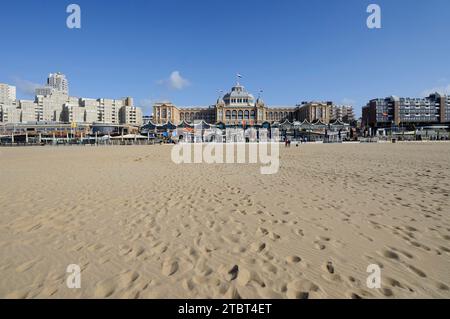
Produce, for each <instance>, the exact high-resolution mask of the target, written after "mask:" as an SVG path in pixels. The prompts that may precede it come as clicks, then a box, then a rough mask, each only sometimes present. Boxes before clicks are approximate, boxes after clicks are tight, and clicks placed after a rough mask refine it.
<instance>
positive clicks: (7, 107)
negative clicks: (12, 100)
mask: <svg viewBox="0 0 450 319" xmlns="http://www.w3.org/2000/svg"><path fill="white" fill-rule="evenodd" d="M20 113H21V111H20V109H18V108H17V106H16V105H15V104H0V122H2V123H20Z"/></svg>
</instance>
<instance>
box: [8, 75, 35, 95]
mask: <svg viewBox="0 0 450 319" xmlns="http://www.w3.org/2000/svg"><path fill="white" fill-rule="evenodd" d="M13 83H14V85H15V86H16V87H17V90H18V91H19V92H21V93H22V94H25V95H31V96H34V94H35V90H36V89H37V88H38V87H41V86H42V85H40V84H37V83H33V82H31V81H28V80H25V79H22V78H20V77H14V78H13Z"/></svg>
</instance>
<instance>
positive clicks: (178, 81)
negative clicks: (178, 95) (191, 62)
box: [158, 71, 191, 90]
mask: <svg viewBox="0 0 450 319" xmlns="http://www.w3.org/2000/svg"><path fill="white" fill-rule="evenodd" d="M158 84H164V85H167V86H168V87H170V88H171V89H174V90H182V89H184V88H185V87H187V86H189V85H190V84H191V83H190V82H189V80H188V79H185V78H183V77H182V76H181V74H180V72H179V71H173V72H172V73H171V74H170V76H169V78H168V79H166V80H159V81H158Z"/></svg>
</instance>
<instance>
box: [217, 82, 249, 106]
mask: <svg viewBox="0 0 450 319" xmlns="http://www.w3.org/2000/svg"><path fill="white" fill-rule="evenodd" d="M223 100H224V102H225V105H226V106H237V107H240V106H254V105H255V98H254V96H253V95H251V94H250V93H248V92H247V91H246V90H245V88H244V87H243V86H242V85H240V84H239V83H237V84H236V85H235V86H233V87H232V88H231V92H229V93H227V94H225V96H224V97H223Z"/></svg>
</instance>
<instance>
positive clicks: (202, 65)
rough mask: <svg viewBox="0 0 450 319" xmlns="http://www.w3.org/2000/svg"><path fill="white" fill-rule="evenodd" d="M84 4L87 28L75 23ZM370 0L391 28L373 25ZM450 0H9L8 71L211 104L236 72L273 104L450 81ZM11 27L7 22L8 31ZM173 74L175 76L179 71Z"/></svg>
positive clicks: (358, 98) (11, 79)
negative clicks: (71, 15)
mask: <svg viewBox="0 0 450 319" xmlns="http://www.w3.org/2000/svg"><path fill="white" fill-rule="evenodd" d="M70 3H77V4H79V5H80V6H81V20H82V22H81V23H82V28H81V29H80V30H74V29H72V30H71V29H68V28H67V27H66V18H67V16H68V14H67V13H66V7H67V5H69V4H70ZM370 3H377V4H379V5H380V6H381V9H382V29H379V30H369V29H368V28H367V26H366V19H367V17H368V15H369V14H368V13H367V12H366V8H367V6H368V5H369V4H370ZM449 12H450V1H448V0H428V1H410V0H371V1H366V0H345V1H344V0H314V1H312V0H309V1H305V0H296V1H294V0H292V1H287V0H278V1H272V0H265V1H259V0H240V1H237V0H207V1H206V0H205V1H203V0H189V1H188V0H164V1H162V0H161V1H152V0H142V1H141V0H127V1H122V0H114V1H112V0H108V1H107V0H72V1H64V0H33V1H31V0H30V1H21V0H16V1H3V2H2V18H1V19H0V27H1V30H3V32H2V35H1V37H2V47H1V48H0V61H1V62H0V63H1V64H0V82H6V83H9V84H15V85H17V87H18V96H19V97H20V98H31V97H32V96H31V95H30V91H31V90H30V89H31V88H33V87H34V86H35V85H36V84H40V83H44V81H45V79H46V76H47V75H48V73H50V72H56V71H61V72H63V73H65V74H66V75H67V76H68V78H69V81H70V91H71V92H70V93H71V95H73V96H81V97H92V98H99V97H105V98H120V97H123V96H133V97H134V98H135V104H142V105H143V106H144V112H145V113H149V112H150V107H149V106H150V105H151V103H152V102H154V101H156V100H171V101H173V102H174V103H175V104H177V105H180V106H193V105H202V106H205V105H209V104H213V103H214V101H215V100H216V99H217V96H218V91H219V90H224V91H227V90H228V89H229V88H230V87H231V86H232V85H233V84H234V82H235V75H236V73H241V74H242V75H243V76H244V77H243V79H242V84H244V85H245V86H246V88H247V89H248V90H249V91H250V92H252V93H254V94H255V95H257V92H258V91H259V90H260V89H262V90H263V91H264V93H263V98H264V100H265V101H266V103H267V104H268V105H270V106H276V105H280V106H284V105H295V104H296V103H299V102H301V101H306V100H332V101H335V102H337V103H342V102H352V103H353V104H354V105H355V108H356V109H357V112H358V114H359V113H360V107H361V106H362V105H364V104H365V103H366V102H367V101H368V100H369V99H371V98H375V97H385V96H389V95H399V96H420V95H423V94H425V93H426V92H427V91H429V90H435V89H438V90H450V58H449V57H450V41H449V38H450V37H449V34H450V19H448V13H449ZM5 30H6V32H5ZM171 75H172V80H170V78H171Z"/></svg>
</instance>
